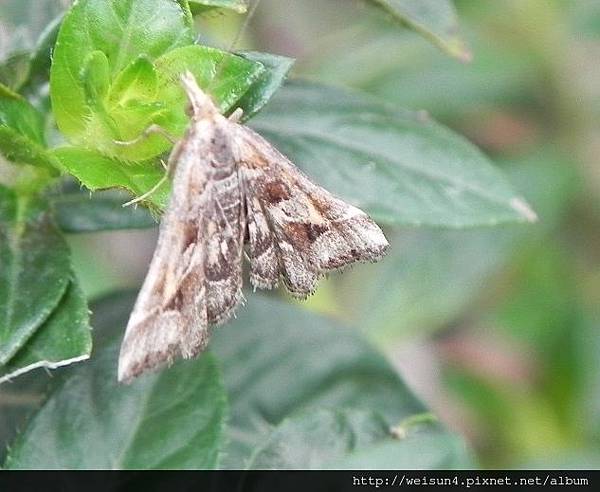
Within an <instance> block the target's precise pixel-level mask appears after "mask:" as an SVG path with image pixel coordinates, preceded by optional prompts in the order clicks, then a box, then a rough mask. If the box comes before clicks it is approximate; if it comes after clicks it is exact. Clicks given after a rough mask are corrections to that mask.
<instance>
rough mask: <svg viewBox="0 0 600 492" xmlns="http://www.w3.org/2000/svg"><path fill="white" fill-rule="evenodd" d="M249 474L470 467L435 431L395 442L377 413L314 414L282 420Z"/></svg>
mask: <svg viewBox="0 0 600 492" xmlns="http://www.w3.org/2000/svg"><path fill="white" fill-rule="evenodd" d="M248 467H249V468H251V469H283V470H289V469H291V470H302V469H327V468H333V469H354V470H364V469H379V470H381V469H420V470H424V469H425V470H434V469H439V468H444V469H449V468H454V469H457V468H458V469H460V468H470V467H473V462H472V460H471V458H470V454H469V452H468V451H467V448H466V446H465V443H464V441H463V440H462V439H460V438H459V437H458V436H454V435H452V434H449V433H448V432H446V431H443V430H442V429H440V428H439V427H438V426H433V425H428V426H426V427H425V428H424V429H419V430H412V429H411V430H409V431H406V435H403V436H401V437H394V436H393V435H392V433H391V429H390V426H389V425H388V424H387V423H386V421H385V419H383V418H382V417H381V416H380V415H379V414H378V413H376V412H365V411H357V410H345V409H342V410H317V411H311V412H304V413H302V414H300V415H296V416H293V417H291V418H289V419H286V420H284V421H283V422H282V423H281V424H280V425H279V426H277V427H276V428H275V429H274V430H273V432H272V433H271V434H270V435H269V437H268V439H267V441H266V443H265V444H263V445H261V446H260V447H259V448H258V449H257V451H256V452H255V454H254V455H253V456H252V459H251V461H250V463H249V466H248Z"/></svg>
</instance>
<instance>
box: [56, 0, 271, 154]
mask: <svg viewBox="0 0 600 492" xmlns="http://www.w3.org/2000/svg"><path fill="white" fill-rule="evenodd" d="M111 6H112V7H111ZM113 7H114V8H113ZM187 14H189V11H188V9H187V2H183V3H181V4H179V3H177V2H164V1H158V0H151V1H149V2H147V1H145V2H141V1H140V0H123V1H121V2H118V3H111V2H108V3H107V2H104V1H99V0H82V1H81V2H79V3H77V4H75V5H74V6H73V7H72V8H71V10H70V11H69V13H68V14H67V16H66V17H65V20H64V22H63V25H62V27H61V30H60V33H59V37H58V41H57V45H56V50H55V55H54V63H53V65H52V72H51V96H52V103H53V108H54V113H55V116H56V120H57V123H58V126H59V128H60V130H61V131H62V132H63V133H65V135H66V136H67V137H68V138H69V139H70V140H71V141H72V142H73V143H74V144H76V145H79V146H84V147H88V148H93V149H97V150H98V151H100V152H101V153H102V154H106V155H109V156H112V157H117V158H119V159H121V160H125V161H143V160H147V159H150V158H152V157H155V156H157V155H159V154H161V153H163V152H165V151H166V150H168V148H169V146H170V142H169V141H168V140H167V139H165V138H164V136H160V135H152V136H149V137H148V138H144V139H141V140H139V141H138V142H136V143H133V144H131V145H119V144H117V143H116V141H131V140H135V139H136V138H137V137H139V136H140V135H141V134H142V132H143V131H144V130H146V129H147V128H148V127H149V126H150V125H151V124H157V125H159V126H161V127H162V128H163V129H165V130H166V131H167V132H168V133H171V134H172V135H175V136H179V135H182V134H183V132H184V130H185V129H186V127H187V125H188V123H189V118H188V117H187V116H186V113H185V107H186V104H187V99H186V97H185V93H184V91H183V89H182V87H181V84H179V75H180V74H181V73H182V72H184V71H185V70H190V71H191V72H192V73H193V74H194V75H195V76H196V78H197V79H198V82H199V84H200V86H201V87H204V88H205V90H207V91H208V92H210V94H211V96H213V98H214V99H215V101H216V102H217V103H218V104H219V105H220V107H221V109H222V110H223V111H224V112H226V111H227V110H228V109H229V107H230V106H231V105H232V104H233V103H235V101H237V99H239V97H240V96H241V95H242V94H244V93H245V92H246V91H247V90H248V88H249V87H250V86H251V85H252V83H253V82H254V81H255V80H256V78H257V77H259V76H260V74H261V73H262V72H263V71H264V68H263V67H262V65H261V64H260V63H257V62H252V61H249V60H246V59H244V58H242V57H239V56H235V55H232V54H229V53H226V52H223V51H220V50H217V49H214V48H208V47H202V46H197V45H194V44H193V38H192V31H191V24H190V23H191V17H190V16H188V15H187ZM111 40H112V42H110V41H111ZM81 43H83V44H84V45H85V46H84V47H82V46H81V45H80V44H81ZM99 53H100V54H102V56H100V55H99ZM80 67H83V70H81V68H80ZM107 85H108V86H109V87H107ZM106 92H108V94H109V96H108V98H105V97H104V94H105V93H106Z"/></svg>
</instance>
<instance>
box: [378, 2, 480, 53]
mask: <svg viewBox="0 0 600 492" xmlns="http://www.w3.org/2000/svg"><path fill="white" fill-rule="evenodd" d="M371 1H372V2H374V3H376V4H378V5H379V6H380V7H381V8H383V9H385V10H386V11H387V12H389V13H390V14H391V15H392V16H393V17H394V18H395V19H397V20H399V21H400V22H402V23H403V24H406V25H408V26H409V27H411V28H412V29H414V30H415V31H417V32H419V33H420V34H422V35H423V36H425V37H426V38H428V39H429V40H430V41H432V42H433V43H434V44H436V45H437V46H439V47H440V48H441V49H443V50H444V51H445V52H446V53H448V54H449V55H452V56H454V57H456V58H458V59H459V60H462V61H470V60H471V52H470V51H469V49H468V47H467V46H466V44H465V43H464V41H463V40H462V39H461V37H460V36H459V34H458V20H457V17H456V11H455V9H454V5H453V4H452V2H451V0H371Z"/></svg>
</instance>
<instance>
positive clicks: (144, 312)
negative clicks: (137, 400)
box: [118, 74, 245, 381]
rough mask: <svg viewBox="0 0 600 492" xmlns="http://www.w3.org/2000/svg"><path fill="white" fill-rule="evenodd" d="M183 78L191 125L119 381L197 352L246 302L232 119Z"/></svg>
mask: <svg viewBox="0 0 600 492" xmlns="http://www.w3.org/2000/svg"><path fill="white" fill-rule="evenodd" d="M182 83H183V86H184V88H185V89H186V92H187V94H188V99H189V101H190V105H191V110H192V114H191V122H190V126H189V128H188V130H187V132H186V134H185V136H184V137H183V138H182V140H181V141H180V142H178V144H177V145H176V146H175V147H174V149H173V151H172V152H171V156H170V158H169V166H170V167H172V168H174V173H173V186H172V193H171V198H170V200H169V204H168V206H167V209H166V211H165V213H164V215H163V218H162V221H161V226H160V232H159V239H158V243H157V247H156V251H155V253H154V256H153V258H152V262H151V264H150V269H149V271H148V274H147V276H146V279H145V281H144V284H143V286H142V289H141V291H140V293H139V295H138V299H137V301H136V303H135V306H134V309H133V312H132V314H131V317H130V319H129V322H128V325H127V329H126V332H125V339H124V340H123V344H122V346H121V354H120V357H119V371H118V376H119V380H120V381H129V380H131V379H132V378H134V377H135V376H138V375H140V374H142V373H144V372H146V371H149V370H152V369H154V368H156V367H159V366H161V365H163V364H165V363H169V362H171V361H172V360H173V359H174V358H176V357H178V356H182V357H192V356H194V355H196V354H198V353H199V352H200V351H201V350H203V349H204V347H205V346H206V343H207V341H208V336H209V333H208V327H209V326H210V325H211V324H217V323H221V322H224V321H226V320H227V319H228V318H229V317H230V316H231V313H232V312H233V310H234V309H235V307H236V306H237V304H238V303H239V301H240V299H241V286H242V276H241V262H242V258H241V256H242V246H243V244H242V242H243V231H244V229H245V221H244V214H243V207H242V197H241V195H240V189H241V188H240V186H239V179H238V168H237V165H236V162H235V159H234V156H233V152H232V147H231V140H230V138H229V135H228V124H229V122H228V121H227V119H226V118H224V117H223V116H222V115H221V114H219V112H218V111H217V109H216V108H215V106H214V104H213V103H212V101H210V99H209V98H208V96H206V95H204V93H202V91H200V89H199V88H198V87H197V85H196V83H195V80H194V79H193V77H191V76H190V75H189V74H185V75H184V76H183V77H182Z"/></svg>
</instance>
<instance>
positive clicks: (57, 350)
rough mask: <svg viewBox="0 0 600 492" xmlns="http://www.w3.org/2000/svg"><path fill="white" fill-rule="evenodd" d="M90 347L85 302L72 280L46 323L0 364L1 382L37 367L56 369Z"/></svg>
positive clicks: (83, 356)
mask: <svg viewBox="0 0 600 492" xmlns="http://www.w3.org/2000/svg"><path fill="white" fill-rule="evenodd" d="M91 350H92V335H91V332H90V325H89V312H88V306H87V302H86V299H85V296H84V295H83V292H82V291H81V289H80V288H79V286H78V285H77V284H76V283H75V281H72V282H71V285H70V286H69V287H68V288H67V291H66V293H65V295H64V297H63V299H62V300H61V301H60V304H59V305H58V306H57V308H56V309H55V310H54V311H53V312H52V314H51V315H50V317H49V318H48V319H47V320H46V322H45V323H44V324H43V325H42V326H40V327H39V328H38V330H37V331H36V333H35V334H34V335H33V336H32V337H31V338H30V339H29V341H28V342H27V343H26V344H25V346H23V347H21V349H20V350H19V351H18V352H17V353H16V354H15V355H14V356H13V357H12V358H11V359H10V361H9V362H8V363H7V364H5V365H4V366H0V382H3V381H6V380H9V379H12V378H14V377H16V376H19V375H21V374H24V373H26V372H28V371H31V370H33V369H37V368H39V367H44V368H47V369H56V368H57V367H61V366H65V365H69V364H72V363H73V362H78V361H81V360H85V359H87V358H89V356H90V352H91Z"/></svg>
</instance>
